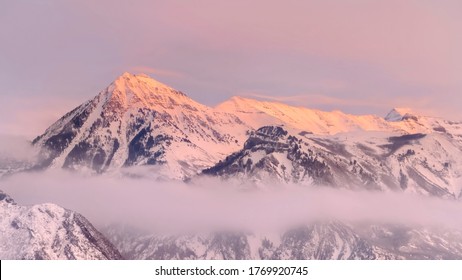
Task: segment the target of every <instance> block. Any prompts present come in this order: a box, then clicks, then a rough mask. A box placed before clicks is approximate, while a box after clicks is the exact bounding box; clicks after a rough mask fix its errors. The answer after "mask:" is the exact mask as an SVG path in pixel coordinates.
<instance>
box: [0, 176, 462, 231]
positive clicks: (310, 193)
mask: <svg viewBox="0 0 462 280" xmlns="http://www.w3.org/2000/svg"><path fill="white" fill-rule="evenodd" d="M268 184H270V183H268ZM0 189H3V190H4V191H5V192H6V193H8V194H10V195H11V196H12V197H13V198H14V199H15V200H16V201H17V202H18V203H19V204H23V205H31V204H38V203H55V204H58V205H60V206H62V207H65V208H68V209H71V210H74V211H77V212H80V213H81V214H83V215H84V216H86V217H87V218H88V219H89V220H90V221H92V222H93V223H94V224H96V225H99V226H104V225H107V224H111V223H117V224H126V225H130V226H136V227H141V228H145V229H148V230H150V231H166V232H167V231H168V232H172V231H173V232H175V231H184V230H188V231H189V230H207V231H210V230H245V231H258V232H261V231H278V230H284V229H287V228H290V227H294V226H298V225H303V224H307V223H312V222H316V221H324V220H339V221H342V222H346V223H364V222H366V223H373V224H401V225H406V226H432V227H448V228H455V229H462V221H461V219H460V213H461V212H462V203H461V202H460V201H456V200H443V199H440V198H431V197H423V196H421V195H412V194H404V193H393V192H368V191H361V192H359V191H348V190H341V189H333V188H329V187H300V186H297V185H280V184H276V183H274V184H273V185H268V186H267V188H265V189H264V190H261V189H256V188H250V187H249V186H246V188H244V189H243V188H242V185H240V186H237V185H236V184H235V183H231V182H226V181H221V180H218V179H213V178H203V179H200V180H195V181H193V182H191V183H183V182H178V181H162V182H160V181H153V180H150V179H143V178H128V177H119V176H106V175H99V176H82V175H77V174H73V173H68V172H65V171H57V170H54V171H47V172H42V173H23V174H17V175H14V176H11V177H9V178H6V179H4V180H2V181H0Z"/></svg>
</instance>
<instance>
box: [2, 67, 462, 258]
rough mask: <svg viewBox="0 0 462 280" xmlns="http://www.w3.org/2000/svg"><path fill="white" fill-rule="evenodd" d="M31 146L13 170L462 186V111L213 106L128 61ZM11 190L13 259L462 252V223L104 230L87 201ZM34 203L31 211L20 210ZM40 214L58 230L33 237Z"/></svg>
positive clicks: (405, 188) (7, 210)
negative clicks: (67, 202)
mask: <svg viewBox="0 0 462 280" xmlns="http://www.w3.org/2000/svg"><path fill="white" fill-rule="evenodd" d="M32 144H33V145H34V146H35V147H36V148H38V149H39V150H40V153H39V156H38V159H37V161H36V162H34V163H33V164H32V163H27V164H25V163H24V164H21V163H17V162H15V167H16V168H12V167H11V168H9V169H8V168H6V169H5V170H8V171H5V172H4V173H6V174H11V173H12V172H13V171H11V170H13V169H15V170H21V171H30V170H34V171H39V170H48V169H66V170H71V171H76V172H79V173H90V174H102V173H104V174H107V175H109V176H111V175H116V176H121V175H122V176H125V175H127V176H134V174H137V173H136V172H135V173H134V170H136V169H137V168H140V167H146V166H148V167H152V169H150V170H151V172H150V174H149V176H150V177H152V178H153V180H181V181H185V182H190V181H195V180H199V179H200V178H202V177H207V176H211V177H215V178H219V179H222V180H229V179H231V180H233V181H235V182H238V184H239V182H243V183H244V182H245V183H251V184H252V185H253V186H255V187H256V188H257V189H265V188H266V187H267V186H268V185H270V182H277V183H278V185H281V186H283V185H285V184H292V185H298V186H301V187H307V188H309V187H331V188H342V189H352V190H371V191H381V192H391V191H392V192H402V193H412V194H419V195H424V196H433V197H437V198H443V199H451V200H459V199H460V198H461V197H462V194H461V191H462V188H461V186H462V168H461V166H462V122H454V121H449V120H444V119H441V118H438V117H432V116H423V115H421V114H416V113H414V112H413V111H412V110H411V109H403V108H395V109H392V110H391V111H390V113H389V114H388V115H387V116H385V117H379V116H374V115H363V116H357V115H350V114H345V113H343V112H340V111H333V112H324V111H319V110H313V109H307V108H303V107H295V106H289V105H286V104H282V103H279V102H268V101H259V100H254V99H249V98H243V97H232V98H231V99H229V100H227V101H225V102H223V103H221V104H219V105H217V106H215V107H209V106H206V105H203V104H200V103H198V102H196V101H194V100H193V99H191V98H189V97H188V96H187V95H186V94H185V93H183V92H181V91H178V90H175V89H173V88H171V87H170V86H167V85H164V84H162V83H160V82H158V81H156V80H154V79H152V78H150V77H148V76H147V75H144V74H140V75H133V74H130V73H124V74H123V75H121V76H120V77H118V78H117V79H116V80H115V81H114V82H112V83H111V84H110V85H109V86H108V87H107V88H105V89H104V90H102V91H101V92H100V93H99V94H98V95H96V96H95V97H94V98H92V99H90V100H88V101H86V102H84V103H83V104H81V105H79V106H78V107H76V108H75V109H73V110H71V111H70V112H68V113H67V114H65V115H64V116H63V117H62V118H60V119H59V120H57V121H56V122H55V123H54V124H52V125H51V126H50V127H49V128H48V129H47V130H46V131H45V132H44V133H43V134H42V135H39V136H38V137H36V138H35V139H34V140H33V141H32ZM2 196H3V199H2V207H3V208H2V211H3V212H4V213H3V214H2V215H5V216H7V217H11V218H9V219H4V220H3V223H4V224H3V225H2V229H3V228H6V229H7V230H9V231H14V230H19V229H21V230H22V232H23V233H22V235H18V236H20V237H21V240H19V239H18V240H19V241H17V242H16V241H15V242H16V243H14V244H19V243H21V244H29V245H27V246H29V247H30V248H31V249H30V251H27V250H25V251H27V252H26V253H24V254H22V253H19V254H16V255H14V254H10V252H13V251H15V250H16V251H19V252H22V251H21V250H22V249H18V247H14V246H12V247H11V248H10V247H8V248H6V249H5V248H2V250H1V251H2V252H0V253H2V254H3V257H5V258H91V259H93V258H120V257H124V258H130V259H403V258H404V259H415V258H425V259H426V258H429V259H436V258H443V259H444V258H450V259H453V258H462V245H461V244H462V235H461V234H460V233H459V232H454V233H451V234H448V233H446V232H439V231H434V230H429V229H426V228H412V227H406V226H402V225H399V226H398V225H381V224H372V225H369V226H362V225H350V224H345V223H342V222H339V221H331V222H320V223H314V224H311V225H306V226H304V227H301V228H296V229H290V230H289V229H288V230H287V231H286V232H284V233H281V234H280V235H279V236H278V237H277V238H270V237H269V235H268V234H266V233H261V234H260V233H242V232H224V233H222V232H220V233H216V232H210V233H201V234H190V235H181V236H175V235H171V236H163V235H162V236H161V235H157V234H155V233H147V234H140V233H135V232H136V231H130V230H129V231H127V230H122V229H121V228H119V227H117V226H114V227H110V228H105V229H103V230H102V231H101V232H103V233H104V235H105V236H106V237H103V235H101V234H100V233H99V232H98V231H96V229H94V227H93V226H92V225H91V224H90V223H89V222H88V221H86V219H85V218H83V217H82V216H81V215H79V214H77V213H74V212H72V211H69V210H65V209H63V208H60V207H58V206H54V205H41V206H33V207H26V208H24V207H20V206H17V205H15V204H14V203H12V202H8V201H10V200H11V199H9V198H8V199H6V197H7V196H6V195H5V194H2ZM11 201H12V200H11ZM29 212H30V213H34V214H33V215H32V217H33V218H30V219H29V220H24V219H25V218H24V217H31V215H29V214H27V213H29ZM24 215H25V216H24ZM16 220H20V221H21V223H18V222H14V221H16ZM49 220H51V222H50V221H49ZM42 222H44V223H46V224H47V226H53V230H52V231H51V233H52V235H53V236H55V237H52V236H48V235H49V234H50V232H49V231H47V232H46V233H42V232H38V233H37V234H35V235H34V232H35V231H36V228H38V227H39V225H38V224H40V223H42ZM13 224H16V225H17V226H14V225H13ZM62 225H65V226H62ZM16 227H19V229H16ZM27 232H28V233H27ZM56 232H60V233H59V234H58V233H56ZM61 232H64V233H61ZM37 235H38V236H39V238H38V239H37V240H36V239H35V236H37ZM58 235H59V236H60V237H59V238H58V237H56V236H58ZM4 236H6V235H4ZM8 236H13V234H12V233H8ZM95 236H96V237H95ZM106 238H107V239H108V240H109V241H110V242H112V244H114V245H112V244H111V243H109V241H107V240H106ZM52 239H53V240H58V241H56V242H55V241H51V240H52ZM14 240H16V239H14ZM24 240H26V243H24ZM75 240H78V241H75ZM76 243H77V244H84V245H82V246H80V245H79V246H77V247H78V248H75V246H74V244H76ZM15 246H16V245H15ZM17 246H19V245H17ZM44 248H48V249H47V250H45V249H44ZM50 248H51V249H50ZM115 248H117V249H115ZM119 251H120V253H121V255H119V253H118V252H119Z"/></svg>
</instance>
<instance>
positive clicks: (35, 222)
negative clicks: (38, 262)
mask: <svg viewBox="0 0 462 280" xmlns="http://www.w3.org/2000/svg"><path fill="white" fill-rule="evenodd" d="M0 217H1V219H0V233H1V234H0V259H3V260H5V259H54V260H55V259H67V260H70V259H120V258H121V255H120V253H119V252H118V251H117V249H115V247H114V246H113V245H112V244H111V243H110V242H109V241H107V240H106V238H105V237H104V236H103V235H102V234H101V233H99V232H98V231H97V230H96V229H95V228H94V227H93V226H92V225H91V224H90V222H88V221H87V220H86V219H85V218H84V217H83V216H82V215H80V214H78V213H75V212H72V211H70V210H66V209H64V208H62V207H59V206H57V205H54V204H41V205H34V206H19V205H17V204H16V203H15V202H14V200H13V199H11V197H9V196H8V195H7V194H5V193H3V192H2V191H0Z"/></svg>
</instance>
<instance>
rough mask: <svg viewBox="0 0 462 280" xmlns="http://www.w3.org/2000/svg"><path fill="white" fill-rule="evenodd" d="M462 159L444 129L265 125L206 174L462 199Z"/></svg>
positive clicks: (457, 143) (455, 139)
mask: <svg viewBox="0 0 462 280" xmlns="http://www.w3.org/2000/svg"><path fill="white" fill-rule="evenodd" d="M461 164H462V145H461V142H460V140H458V137H456V136H453V135H451V134H448V133H447V132H443V131H433V133H431V134H423V133H417V134H389V133H382V132H375V133H373V132H367V133H363V132H359V133H344V134H337V135H334V136H330V135H325V136H322V135H314V134H310V133H306V132H299V133H298V134H295V135H291V134H290V133H289V132H288V131H286V130H284V129H283V128H281V127H275V126H267V127H262V128H260V129H258V130H256V131H255V132H252V133H251V134H250V136H249V138H248V140H247V141H246V142H245V144H244V147H243V149H241V150H240V151H238V152H236V153H233V154H232V155H230V156H228V157H227V158H226V159H225V160H224V161H221V162H219V163H218V164H216V165H215V166H214V167H211V168H208V169H206V170H204V171H203V173H204V174H206V175H213V176H220V177H222V178H240V179H242V180H246V181H247V180H251V181H254V182H256V183H259V182H261V183H262V185H264V184H265V183H267V181H271V180H276V181H279V182H285V183H297V184H305V185H313V184H314V185H321V186H336V187H342V188H345V187H346V188H351V189H376V190H390V189H391V190H399V191H405V192H413V193H415V192H417V193H422V194H426V195H432V196H439V197H452V198H459V197H460V195H461V188H460V187H459V186H460V185H461V184H460V183H461V182H462V172H461V170H460V168H459V166H461Z"/></svg>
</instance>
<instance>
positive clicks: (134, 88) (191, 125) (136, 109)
mask: <svg viewBox="0 0 462 280" xmlns="http://www.w3.org/2000/svg"><path fill="white" fill-rule="evenodd" d="M248 129H250V127H247V126H246V125H245V124H244V123H242V122H241V121H240V120H239V119H238V118H237V117H236V116H234V115H232V114H228V113H222V112H220V111H217V110H214V109H212V108H209V107H207V106H204V105H202V104H199V103H197V102H195V101H194V100H192V99H190V98H189V97H187V96H186V95H185V94H184V93H182V92H180V91H177V90H174V89H172V88H170V87H168V86H166V85H164V84H161V83H159V82H157V81H155V80H153V79H151V78H149V77H147V76H145V75H131V74H128V73H125V74H123V75H122V76H120V77H119V78H117V79H116V80H115V81H114V82H113V83H112V84H111V85H109V87H107V88H106V89H105V90H103V91H102V92H101V93H100V94H99V95H97V96H96V97H95V98H93V99H92V100H89V101H87V102H86V103H84V104H82V105H80V106H79V107H77V108H76V109H74V110H73V111H71V112H69V113H67V114H66V115H65V116H64V117H62V118H61V119H60V120H58V121H57V122H56V123H54V124H53V125H52V126H51V127H49V128H48V129H47V130H46V131H45V133H44V134H43V135H41V136H39V137H37V138H36V139H35V140H34V144H35V145H38V146H40V147H42V148H43V153H42V157H43V161H42V167H48V166H54V167H59V168H61V167H63V168H67V169H80V170H81V169H89V170H92V171H96V172H106V171H113V170H118V169H120V168H121V167H129V166H137V165H158V166H159V167H161V168H159V170H158V173H159V176H164V177H168V178H175V179H184V178H186V177H188V176H192V175H194V174H196V173H197V172H198V171H200V170H201V169H203V168H205V167H208V166H211V165H212V164H213V163H215V162H217V161H218V160H220V159H221V158H223V157H224V156H225V155H227V154H229V153H231V152H233V151H235V150H237V149H238V148H239V146H240V145H241V144H242V143H241V141H242V140H244V138H245V131H246V130H248Z"/></svg>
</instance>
